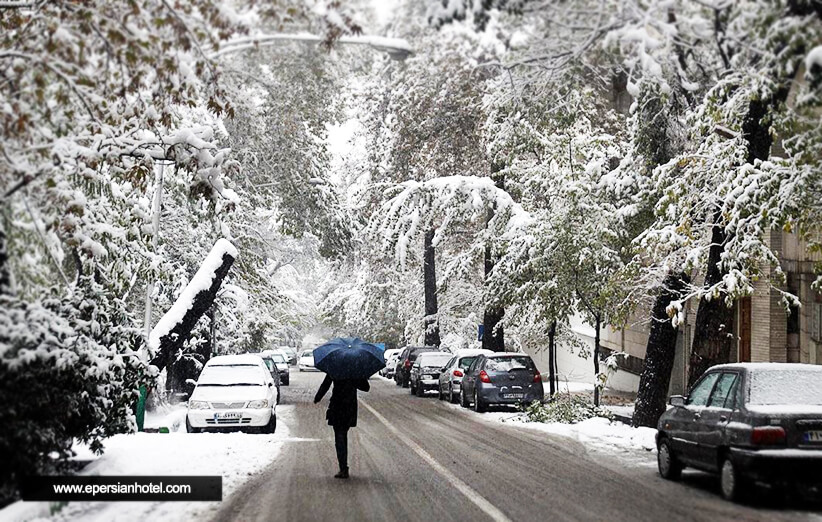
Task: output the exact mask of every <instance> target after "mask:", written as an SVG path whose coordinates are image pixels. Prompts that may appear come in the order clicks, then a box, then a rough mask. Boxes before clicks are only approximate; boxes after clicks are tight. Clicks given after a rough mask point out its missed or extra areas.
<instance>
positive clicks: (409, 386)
mask: <svg viewBox="0 0 822 522" xmlns="http://www.w3.org/2000/svg"><path fill="white" fill-rule="evenodd" d="M408 388H409V391H410V392H411V395H416V393H417V389H416V388H414V383H413V382H412V383H409V384H408Z"/></svg>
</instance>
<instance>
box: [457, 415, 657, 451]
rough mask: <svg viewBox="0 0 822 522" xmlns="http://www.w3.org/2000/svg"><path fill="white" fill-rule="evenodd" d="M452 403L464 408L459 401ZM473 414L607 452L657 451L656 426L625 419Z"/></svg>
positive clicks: (489, 420) (487, 419) (483, 418)
mask: <svg viewBox="0 0 822 522" xmlns="http://www.w3.org/2000/svg"><path fill="white" fill-rule="evenodd" d="M452 406H453V407H455V408H459V409H462V408H460V407H459V406H456V405H452ZM463 411H465V410H463ZM474 415H477V416H478V417H479V418H480V419H482V420H485V421H488V422H502V423H506V424H512V425H516V426H517V427H518V428H526V429H530V430H536V431H540V432H543V433H549V434H551V435H559V436H563V437H570V438H573V439H576V440H578V441H579V442H581V443H582V444H584V445H586V446H589V447H594V448H597V449H600V450H604V451H606V452H608V453H629V452H641V453H649V454H650V453H655V452H656V430H655V429H653V428H646V427H639V428H634V427H631V426H628V425H627V424H623V423H622V422H618V421H609V420H608V419H605V418H602V417H594V418H592V419H587V420H584V421H582V422H578V423H576V424H563V423H558V422H554V423H542V422H528V421H527V418H526V417H525V415H524V414H522V413H511V412H489V413H481V414H474Z"/></svg>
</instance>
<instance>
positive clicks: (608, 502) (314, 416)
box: [215, 372, 820, 522]
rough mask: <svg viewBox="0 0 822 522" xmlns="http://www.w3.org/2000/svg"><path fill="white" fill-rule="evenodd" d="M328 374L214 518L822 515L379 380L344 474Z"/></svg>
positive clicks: (307, 388) (299, 376)
mask: <svg viewBox="0 0 822 522" xmlns="http://www.w3.org/2000/svg"><path fill="white" fill-rule="evenodd" d="M320 381H321V374H319V373H299V372H293V373H292V375H291V386H289V387H284V388H283V404H292V405H294V411H293V413H294V414H293V416H292V417H291V418H290V419H289V421H290V422H291V425H290V426H289V430H290V432H291V436H292V438H291V439H290V440H289V441H287V442H285V444H284V445H283V448H282V451H281V453H280V455H279V456H278V458H277V459H276V460H275V461H273V462H272V463H271V465H270V466H269V467H267V468H265V469H264V470H263V471H262V473H260V474H259V475H258V476H256V477H255V478H252V479H251V480H250V481H249V482H248V483H246V485H245V486H243V487H240V488H239V489H237V490H236V492H235V493H234V494H232V495H230V496H228V497H227V498H226V499H225V500H224V501H223V503H222V504H221V505H220V508H219V511H218V512H217V513H216V516H215V520H218V521H234V520H245V521H254V520H288V521H315V520H316V521H324V520H334V521H344V520H352V521H355V520H356V521H360V520H403V521H406V520H407V521H416V520H419V521H426V522H428V521H431V520H476V521H481V520H609V521H619V520H655V521H656V520H731V519H736V520H763V521H764V520H768V521H773V520H820V518H819V513H813V512H807V511H797V510H795V508H792V510H782V509H779V508H774V507H770V506H762V505H759V506H756V507H755V508H754V507H749V506H740V505H735V504H732V503H728V502H725V501H723V500H722V499H721V498H720V497H719V493H718V489H717V484H716V481H715V479H713V478H712V477H710V476H709V475H706V474H703V473H698V472H686V474H685V477H684V480H683V482H682V483H679V484H677V483H671V482H666V481H664V480H662V479H661V478H659V476H658V475H657V473H656V469H655V466H653V465H652V464H653V455H652V454H650V453H647V452H646V454H645V455H642V454H638V453H630V452H629V453H626V454H625V455H622V456H620V455H618V454H617V455H616V456H615V455H614V454H612V452H607V451H606V450H605V449H599V448H597V447H595V446H590V445H583V444H581V443H580V442H578V441H576V440H574V439H573V438H570V437H565V436H562V435H555V434H550V433H545V432H541V431H538V430H534V429H525V428H521V427H517V426H514V425H511V423H509V424H504V423H499V422H492V421H490V420H489V418H488V416H482V415H478V414H476V413H473V412H470V411H465V410H462V409H460V408H456V407H454V406H452V405H448V404H445V403H442V402H440V401H438V400H436V398H431V397H426V398H424V399H420V398H417V397H413V396H410V394H409V392H408V390H407V389H401V388H397V387H395V386H394V385H393V384H392V383H389V382H387V381H385V380H382V379H377V378H374V379H371V385H372V390H371V392H370V393H367V394H362V393H361V394H360V399H361V407H360V415H359V425H358V427H357V428H355V429H353V430H352V431H351V434H350V437H349V439H350V441H349V446H350V447H349V452H350V461H351V462H350V465H351V475H352V477H351V479H349V480H348V481H341V480H338V479H334V478H333V477H332V475H333V474H334V473H335V472H336V458H335V454H334V447H333V439H332V431H331V429H330V428H329V427H328V426H327V425H326V424H325V420H324V412H325V408H326V405H327V401H323V403H321V404H320V405H314V404H312V402H311V400H312V397H313V395H314V392H315V391H316V389H317V388H318V387H319V384H320ZM493 415H494V414H491V418H493ZM637 451H641V450H637Z"/></svg>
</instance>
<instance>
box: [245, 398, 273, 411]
mask: <svg viewBox="0 0 822 522" xmlns="http://www.w3.org/2000/svg"><path fill="white" fill-rule="evenodd" d="M248 407H249V408H251V409H252V410H261V409H263V408H268V399H263V400H261V401H251V402H249V403H248Z"/></svg>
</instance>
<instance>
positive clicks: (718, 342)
mask: <svg viewBox="0 0 822 522" xmlns="http://www.w3.org/2000/svg"><path fill="white" fill-rule="evenodd" d="M787 96H788V89H787V88H785V87H784V85H783V87H781V88H780V89H778V90H777V91H776V92H775V94H774V96H773V98H768V99H762V100H760V99H755V100H751V102H750V103H749V105H748V113H747V114H746V116H745V120H744V121H743V123H742V134H743V136H744V137H745V140H746V141H747V142H748V157H747V161H748V163H753V162H754V161H756V160H764V159H767V158H768V156H769V155H770V151H771V145H772V144H773V138H772V137H771V133H770V122H769V119H768V115H769V113H770V108H771V107H773V106H775V105H778V104H779V103H781V102H782V101H784V100H785V99H786V98H787ZM720 221H721V215H720V212H719V210H717V212H716V213H715V214H714V223H715V224H714V226H713V228H712V230H711V248H710V250H709V252H708V271H707V273H706V275H705V286H706V287H709V286H711V285H714V284H716V283H718V282H719V281H721V280H722V276H723V273H722V271H721V270H720V269H719V261H720V259H721V256H722V254H723V252H724V251H725V241H726V240H727V238H726V235H725V228H724V226H723V225H722V224H721V223H720ZM733 319H734V317H733V308H731V307H730V306H727V305H726V304H725V296H724V294H723V295H720V296H719V297H718V298H716V299H711V300H710V301H708V300H706V299H703V300H701V301H700V302H699V309H698V310H697V314H696V322H695V324H694V341H693V345H692V347H691V357H690V361H689V369H688V386H689V387H690V386H692V385H693V384H694V383H695V382H696V380H697V379H698V378H699V377H700V376H701V375H702V374H703V373H704V372H705V370H707V369H708V368H710V367H711V366H714V365H716V364H723V363H727V362H729V361H730V356H731V351H732V350H733V348H734V346H735V340H736V339H735V338H734V335H733Z"/></svg>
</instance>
